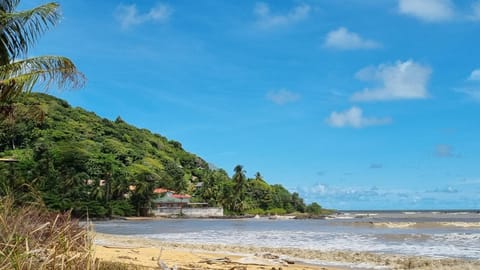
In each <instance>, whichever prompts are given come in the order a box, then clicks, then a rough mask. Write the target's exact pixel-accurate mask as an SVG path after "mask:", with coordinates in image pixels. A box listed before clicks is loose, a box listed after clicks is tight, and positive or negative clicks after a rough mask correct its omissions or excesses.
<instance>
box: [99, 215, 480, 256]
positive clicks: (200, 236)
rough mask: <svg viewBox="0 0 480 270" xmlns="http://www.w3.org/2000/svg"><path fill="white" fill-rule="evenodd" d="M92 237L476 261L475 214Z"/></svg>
mask: <svg viewBox="0 0 480 270" xmlns="http://www.w3.org/2000/svg"><path fill="white" fill-rule="evenodd" d="M94 228H95V230H96V231H97V232H100V233H107V234H119V235H131V236H135V237H142V238H148V239H158V240H161V241H164V242H174V243H197V244H223V245H236V246H254V247H268V248H270V247H273V248H275V247H285V248H300V249H309V250H316V251H338V250H340V251H353V252H372V253H377V254H402V255H414V256H427V257H434V258H461V259H466V260H480V213H479V212H474V211H462V212H454V211H449V212H445V211H421V212H413V211H411V212H405V211H403V212H402V211H396V212H387V211H382V212H373V211H369V212H345V213H343V214H340V215H336V216H332V217H329V218H327V219H305V220H301V219H299V220H297V219H288V220H287V219H281V218H279V219H268V218H257V219H255V218H245V219H160V220H144V221H123V220H113V221H104V222H96V223H95V224H94Z"/></svg>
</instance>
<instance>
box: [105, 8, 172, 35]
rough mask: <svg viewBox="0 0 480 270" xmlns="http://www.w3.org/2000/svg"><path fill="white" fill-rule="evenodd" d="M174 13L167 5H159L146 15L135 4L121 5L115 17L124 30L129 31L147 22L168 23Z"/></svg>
mask: <svg viewBox="0 0 480 270" xmlns="http://www.w3.org/2000/svg"><path fill="white" fill-rule="evenodd" d="M172 13H173V9H172V8H171V7H170V6H168V5H166V4H157V5H156V6H154V7H152V8H150V10H149V11H147V12H146V13H140V12H139V10H138V8H137V5H135V4H131V5H123V4H120V5H119V6H117V9H116V10H115V17H116V19H117V20H118V21H119V22H120V26H121V27H122V28H123V29H128V28H130V27H133V26H136V25H140V24H143V23H146V22H158V23H164V22H167V21H168V20H169V19H170V16H171V15H172Z"/></svg>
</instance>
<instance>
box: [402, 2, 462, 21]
mask: <svg viewBox="0 0 480 270" xmlns="http://www.w3.org/2000/svg"><path fill="white" fill-rule="evenodd" d="M398 9H399V12H400V13H402V14H405V15H410V16H414V17H416V18H418V19H420V20H423V21H426V22H442V21H448V20H451V19H453V18H454V16H455V7H454V5H453V3H452V1H450V0H399V1H398Z"/></svg>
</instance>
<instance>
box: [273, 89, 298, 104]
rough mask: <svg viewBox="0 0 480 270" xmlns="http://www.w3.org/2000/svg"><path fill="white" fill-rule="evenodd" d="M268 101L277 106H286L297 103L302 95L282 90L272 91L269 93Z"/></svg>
mask: <svg viewBox="0 0 480 270" xmlns="http://www.w3.org/2000/svg"><path fill="white" fill-rule="evenodd" d="M266 97H267V99H268V100H270V101H271V102H273V103H275V104H277V105H285V104H287V103H292V102H296V101H298V100H299V99H300V95H299V94H297V93H294V92H292V91H289V90H286V89H281V90H278V91H270V92H268V93H267V96H266Z"/></svg>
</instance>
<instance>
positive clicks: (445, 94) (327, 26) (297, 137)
mask: <svg viewBox="0 0 480 270" xmlns="http://www.w3.org/2000/svg"><path fill="white" fill-rule="evenodd" d="M58 2H59V3H60V5H61V8H62V13H63V20H62V21H61V23H60V24H59V25H58V26H57V27H56V28H54V29H52V30H50V31H49V32H48V33H46V34H45V36H44V37H43V38H42V39H41V40H40V41H39V43H38V44H37V46H36V47H35V49H34V50H32V51H31V52H30V55H31V56H35V55H65V56H68V57H69V58H71V59H72V60H73V61H74V62H75V63H76V65H77V66H78V68H79V69H80V70H81V71H82V72H83V73H85V75H86V76H87V78H88V82H87V85H86V86H85V88H83V89H81V90H74V91H64V92H55V91H53V92H51V93H52V94H53V95H55V96H58V97H61V98H64V99H66V100H68V102H69V103H71V104H72V105H73V106H80V107H83V108H85V109H86V110H89V111H93V112H95V113H97V114H98V115H99V116H101V117H105V118H108V119H112V120H113V119H115V118H116V117H117V116H121V117H122V119H124V120H125V121H127V122H129V123H131V124H133V125H135V126H137V127H141V128H147V129H150V130H151V131H152V132H155V133H159V134H162V135H164V136H166V137H168V138H169V139H172V140H176V141H180V142H181V143H182V145H183V147H184V149H186V150H187V151H189V152H193V153H195V154H197V155H199V156H200V157H202V158H204V159H205V160H206V161H208V162H210V163H212V164H214V165H215V166H217V167H219V168H223V169H225V170H226V171H227V172H229V173H232V171H233V168H234V166H235V165H237V164H241V165H243V166H244V168H245V170H246V171H247V175H248V176H250V177H253V175H254V174H255V173H256V172H260V173H261V174H262V175H263V176H264V178H265V179H266V180H267V181H268V182H269V183H271V184H282V185H283V186H285V187H286V188H287V189H289V190H290V191H292V192H293V191H294V192H298V193H300V195H301V196H303V197H304V198H305V200H306V201H307V202H313V201H316V202H318V203H320V204H321V205H322V206H323V207H328V208H335V209H343V210H354V209H358V210H362V209H378V210H381V209H480V196H479V194H480V169H479V167H480V139H479V137H480V51H479V49H478V48H480V35H479V32H480V1H478V0H465V1H461V0H459V1H453V0H451V1H450V0H361V1H360V0H336V1H331V0H283V1H273V0H270V1H248V0H245V1H233V0H229V1H226V0H225V1H221V0H202V1H191V0H175V1H173V0H170V1H167V0H165V1H164V0H161V1H156V0H103V1H93V0H83V1H66V0H59V1H58ZM41 3H45V1H43V0H42V1H41V0H29V1H26V0H25V1H23V3H22V6H21V7H20V9H24V8H29V7H33V6H35V5H39V4H41Z"/></svg>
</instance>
